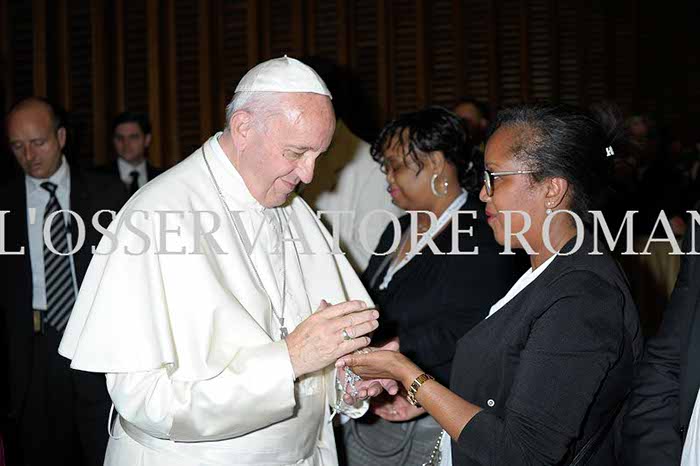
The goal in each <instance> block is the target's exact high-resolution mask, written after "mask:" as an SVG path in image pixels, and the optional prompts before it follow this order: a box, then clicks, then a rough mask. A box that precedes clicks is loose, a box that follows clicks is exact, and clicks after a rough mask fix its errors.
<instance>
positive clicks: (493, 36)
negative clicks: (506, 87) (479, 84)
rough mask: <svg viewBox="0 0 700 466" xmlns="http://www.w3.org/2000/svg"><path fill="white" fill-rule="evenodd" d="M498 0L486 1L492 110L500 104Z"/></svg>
mask: <svg viewBox="0 0 700 466" xmlns="http://www.w3.org/2000/svg"><path fill="white" fill-rule="evenodd" d="M498 7H499V5H498V1H497V0H489V1H488V18H487V24H488V26H489V27H488V41H489V42H488V44H489V46H488V50H489V58H488V70H489V73H488V82H489V99H488V100H489V103H490V104H491V109H492V112H493V111H496V110H497V109H498V108H499V107H500V106H501V92H500V85H499V79H498V78H499V74H500V62H499V53H500V44H499V43H498Z"/></svg>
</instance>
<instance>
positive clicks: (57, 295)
mask: <svg viewBox="0 0 700 466" xmlns="http://www.w3.org/2000/svg"><path fill="white" fill-rule="evenodd" d="M41 187H42V188H44V189H45V190H46V191H48V192H49V202H47V203H46V210H45V211H44V223H46V219H48V218H49V216H50V215H51V214H52V213H54V212H57V211H59V210H61V205H60V204H59V203H58V198H57V197H56V188H57V186H56V184H55V183H51V182H49V181H46V182H44V183H41ZM51 244H52V245H53V247H54V249H55V250H56V251H58V252H60V253H63V254H65V253H67V252H68V251H69V247H68V228H67V227H66V221H65V218H64V217H63V214H59V215H55V216H54V218H53V220H52V222H51ZM44 274H45V275H44V278H45V280H46V282H45V283H46V321H47V322H48V324H49V325H50V326H52V327H53V328H55V329H56V330H57V331H59V332H61V331H63V329H64V328H65V327H66V324H67V323H68V318H69V317H70V312H71V310H72V309H73V305H74V304H75V287H74V284H73V273H72V270H71V262H70V257H69V256H67V255H66V256H61V255H58V254H54V253H53V252H51V251H50V250H49V248H48V246H47V245H46V243H44Z"/></svg>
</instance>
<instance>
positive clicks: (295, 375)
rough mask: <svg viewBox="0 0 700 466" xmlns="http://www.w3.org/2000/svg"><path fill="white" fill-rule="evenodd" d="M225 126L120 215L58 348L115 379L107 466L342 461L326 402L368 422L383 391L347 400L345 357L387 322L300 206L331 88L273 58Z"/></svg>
mask: <svg viewBox="0 0 700 466" xmlns="http://www.w3.org/2000/svg"><path fill="white" fill-rule="evenodd" d="M226 117H227V127H226V129H225V131H223V132H222V133H219V134H216V135H214V136H213V137H211V138H210V139H209V140H208V141H206V142H205V143H204V145H203V146H202V147H201V148H200V149H199V150H197V151H196V152H195V153H194V154H192V155H190V156H189V157H188V158H187V159H185V160H184V161H183V162H181V163H180V164H179V165H177V166H175V167H174V168H172V169H170V170H169V171H167V172H166V173H165V174H163V175H161V176H160V177H158V178H156V179H155V180H154V181H152V182H151V183H149V184H148V185H146V186H145V187H143V188H142V189H141V190H140V191H138V193H136V194H135V195H134V196H133V197H132V198H131V199H130V201H129V202H128V203H127V205H126V206H125V207H124V208H123V209H122V210H121V211H120V212H119V213H118V215H117V216H116V218H115V220H114V221H113V222H112V224H111V225H110V227H109V231H108V232H107V233H106V234H105V236H104V238H103V239H102V242H101V243H100V245H99V247H98V249H97V254H96V255H95V256H94V258H93V260H92V262H91V264H90V267H89V270H88V272H87V275H86V276H85V280H84V282H83V285H82V288H81V290H80V294H79V296H78V300H77V303H76V305H75V308H74V309H73V313H72V316H71V319H70V322H69V324H68V327H67V329H66V331H65V336H64V338H63V341H62V342H61V346H60V349H59V352H60V353H61V354H62V355H63V356H65V357H67V358H70V359H72V363H71V367H73V368H74V369H80V370H84V371H92V372H103V373H106V380H107V387H108V390H109V393H110V395H111V397H112V401H113V404H114V409H115V411H116V414H117V416H116V421H114V422H112V423H111V426H110V429H111V438H110V441H109V445H108V448H107V455H106V459H105V464H106V465H129V466H136V465H146V466H153V465H167V466H178V465H183V466H184V465H187V466H192V465H231V464H246V465H252V464H255V465H289V464H302V465H333V464H337V457H336V451H335V443H334V439H333V431H332V426H331V423H330V418H331V413H330V409H329V407H333V408H334V409H336V410H338V411H341V412H343V413H345V414H347V415H349V416H351V417H359V416H360V415H362V414H364V412H365V411H366V409H367V403H366V401H362V398H364V397H366V396H369V395H376V394H378V393H379V391H380V390H381V386H380V384H379V383H378V382H377V381H363V382H359V388H360V396H359V397H358V400H357V401H356V402H355V404H354V405H350V404H346V403H345V401H351V402H353V401H355V400H349V399H348V398H347V397H345V399H343V397H341V396H340V391H341V390H340V388H341V386H342V385H343V383H344V382H343V381H341V382H337V381H336V373H335V370H334V368H333V363H334V362H335V361H336V359H337V358H338V357H340V356H342V355H344V354H346V353H349V352H352V351H355V350H358V349H360V348H362V347H364V346H366V345H367V344H369V337H368V336H367V335H368V334H369V333H370V332H371V331H373V330H374V329H375V328H376V327H377V317H378V313H377V311H376V310H373V309H371V306H372V303H371V301H370V299H369V297H368V296H367V293H366V292H365V290H364V288H363V287H362V285H361V284H360V281H359V280H358V278H357V276H356V275H355V273H354V272H353V271H352V269H351V267H350V266H349V264H348V262H347V261H346V259H345V258H344V257H343V256H342V255H333V254H332V251H333V244H332V239H331V238H330V236H329V234H328V233H327V231H326V230H325V229H324V227H323V226H322V225H321V223H320V222H319V221H318V220H317V219H316V217H315V216H314V213H313V212H312V211H311V209H309V207H308V206H307V205H306V204H305V203H304V201H303V200H301V199H300V198H298V197H291V196H290V195H291V194H292V192H293V190H294V188H295V186H296V185H297V184H298V183H299V182H300V181H302V182H305V183H308V182H310V181H311V178H312V176H313V169H314V163H315V160H316V158H317V157H318V156H319V155H320V154H321V153H323V152H324V151H325V150H326V148H327V147H328V145H329V143H330V141H331V137H332V135H333V129H334V124H335V119H334V115H333V108H332V105H331V100H330V94H329V92H328V89H327V88H326V86H325V84H324V83H323V81H322V80H321V79H320V78H319V77H318V75H316V73H315V72H313V71H312V70H311V68H309V67H307V66H306V65H304V64H302V63H301V62H299V61H297V60H294V59H291V58H287V57H286V56H285V57H284V58H279V59H275V60H270V61H267V62H265V63H262V64H260V65H258V66H256V67H255V68H253V69H252V70H250V71H249V72H248V73H247V74H246V75H245V76H244V77H243V79H242V80H241V82H240V83H239V85H238V87H237V88H236V93H235V95H234V98H233V100H232V101H231V103H230V104H229V106H228V107H227V115H226ZM288 198H289V199H288ZM349 300H352V301H349ZM329 303H330V304H329ZM314 310H317V312H314ZM340 377H341V378H342V376H340ZM343 380H344V379H343ZM383 383H385V384H386V388H387V389H389V390H390V391H392V392H394V391H395V390H396V386H390V385H389V384H388V383H386V382H383ZM339 385H340V386H339Z"/></svg>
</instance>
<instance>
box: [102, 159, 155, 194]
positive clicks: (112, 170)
mask: <svg viewBox="0 0 700 466" xmlns="http://www.w3.org/2000/svg"><path fill="white" fill-rule="evenodd" d="M164 171H165V170H162V169H160V168H157V167H154V166H153V165H151V162H149V161H148V160H146V176H147V177H148V180H146V181H151V180H152V179H153V178H155V177H156V176H158V175H160V174H161V173H163V172H164ZM94 172H95V173H99V174H104V175H112V176H113V177H115V178H114V179H115V180H117V181H119V183H121V185H122V186H123V188H124V190H125V192H126V193H127V194H128V193H129V188H130V186H129V185H128V184H126V183H124V182H123V181H122V179H121V175H120V174H119V164H118V162H117V161H116V160H114V161H113V162H111V163H108V164H105V165H100V166H97V167H95V168H94Z"/></svg>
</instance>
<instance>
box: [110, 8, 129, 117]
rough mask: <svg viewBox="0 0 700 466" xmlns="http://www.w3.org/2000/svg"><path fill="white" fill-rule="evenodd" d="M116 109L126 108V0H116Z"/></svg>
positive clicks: (122, 109)
mask: <svg viewBox="0 0 700 466" xmlns="http://www.w3.org/2000/svg"><path fill="white" fill-rule="evenodd" d="M113 20H114V79H113V81H112V82H113V85H114V110H115V111H116V113H121V112H123V111H124V110H126V85H125V82H124V80H125V78H126V66H125V61H126V51H125V47H124V45H125V44H124V41H125V40H126V39H125V33H124V0H114V19H113Z"/></svg>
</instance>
